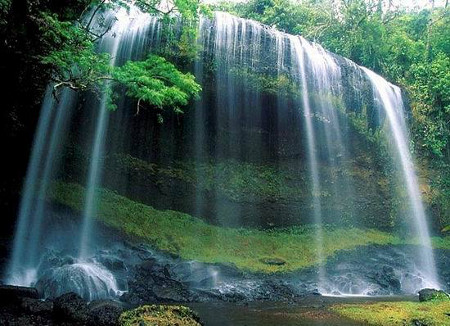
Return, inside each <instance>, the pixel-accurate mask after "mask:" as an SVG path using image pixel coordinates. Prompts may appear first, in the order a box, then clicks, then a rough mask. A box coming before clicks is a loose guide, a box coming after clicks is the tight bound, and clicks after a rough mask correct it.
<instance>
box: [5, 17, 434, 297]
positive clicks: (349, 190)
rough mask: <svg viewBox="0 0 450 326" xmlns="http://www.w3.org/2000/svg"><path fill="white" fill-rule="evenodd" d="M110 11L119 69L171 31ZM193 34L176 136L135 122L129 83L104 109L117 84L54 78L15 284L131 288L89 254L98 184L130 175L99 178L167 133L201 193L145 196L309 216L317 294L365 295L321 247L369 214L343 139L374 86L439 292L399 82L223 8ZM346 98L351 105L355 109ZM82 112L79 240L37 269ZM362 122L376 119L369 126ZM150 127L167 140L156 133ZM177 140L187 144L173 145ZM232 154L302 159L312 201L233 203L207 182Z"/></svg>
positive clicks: (242, 222) (154, 48) (26, 198)
mask: <svg viewBox="0 0 450 326" xmlns="http://www.w3.org/2000/svg"><path fill="white" fill-rule="evenodd" d="M113 16H114V17H116V18H117V21H116V22H115V23H114V25H113V28H112V30H111V31H110V32H109V33H107V34H106V35H105V36H104V37H103V39H102V40H101V41H100V43H99V51H102V52H108V53H109V54H110V55H111V61H110V64H111V65H117V66H120V65H121V64H123V63H124V62H126V61H127V60H130V59H132V60H139V59H143V58H144V57H145V56H146V55H147V54H149V53H151V52H158V50H161V49H160V47H163V46H164V35H162V34H163V33H162V31H163V30H164V29H162V28H161V24H160V23H159V22H158V20H157V19H156V18H155V17H153V16H150V15H146V14H142V13H140V12H139V11H137V10H135V9H133V8H132V9H131V10H130V12H129V13H128V12H126V10H124V9H123V10H119V11H118V12H116V13H114V14H113ZM110 19H111V17H110ZM170 28H177V27H176V26H171V27H170ZM174 34H176V33H174ZM196 42H197V45H198V46H199V47H200V50H199V55H198V58H197V59H196V60H195V62H194V63H193V65H192V67H190V68H191V70H193V72H194V74H195V76H196V78H197V81H198V82H199V83H200V84H202V86H203V89H204V90H203V94H202V96H201V99H200V100H198V101H196V102H195V103H193V104H192V107H191V108H188V109H186V114H185V115H186V118H185V120H184V121H183V122H182V123H185V124H186V125H182V123H180V125H182V127H185V129H186V130H184V129H183V130H182V131H181V132H180V133H179V134H177V133H176V132H175V128H177V127H178V126H179V125H176V126H174V125H175V124H176V123H174V122H172V125H170V124H168V126H167V127H166V126H164V127H160V126H158V125H156V126H155V125H152V126H151V127H150V124H151V123H152V122H149V121H148V120H147V121H146V118H147V119H148V115H147V116H146V115H145V114H146V113H143V117H142V118H141V117H139V118H138V119H134V113H135V109H134V107H131V108H130V106H131V105H130V102H132V101H130V100H127V99H125V94H124V91H123V90H118V92H119V102H118V103H119V105H118V110H117V111H116V112H113V113H110V112H108V108H107V95H106V90H108V89H109V88H110V87H112V84H111V83H110V82H105V83H104V85H103V93H102V94H101V95H100V98H97V97H96V96H95V95H94V94H88V95H83V96H79V95H76V94H75V93H74V92H72V91H69V90H64V91H62V92H61V94H60V97H59V100H55V99H54V97H53V96H52V92H53V87H52V85H49V86H48V89H47V92H46V94H45V97H44V100H43V104H42V109H41V117H40V120H39V124H38V127H37V130H36V135H35V140H34V144H33V150H32V153H31V157H30V162H29V167H28V172H27V176H26V179H25V183H24V188H23V196H22V200H21V204H20V210H19V216H18V223H17V230H16V234H15V240H14V248H13V255H12V258H11V261H10V266H9V270H8V272H7V274H8V282H9V283H12V284H19V285H37V286H38V287H39V288H40V291H41V292H42V293H44V294H45V295H48V296H56V295H57V294H60V293H62V292H66V291H70V290H73V291H77V292H78V293H79V294H81V295H83V296H85V297H86V298H88V299H95V298H99V297H107V296H114V294H115V293H118V292H120V291H121V290H123V289H120V288H119V286H117V282H116V281H115V278H114V275H113V273H112V272H110V271H108V270H107V269H106V268H105V267H104V266H102V265H101V264H100V263H99V262H98V261H97V260H96V257H95V254H96V252H98V250H100V246H97V241H96V240H97V236H96V235H97V233H96V230H95V226H94V225H95V224H94V223H93V221H94V220H93V218H94V217H95V216H96V215H97V213H98V212H97V209H98V201H99V198H98V192H97V190H98V189H99V188H100V187H107V188H114V187H113V186H114V181H115V180H110V179H118V180H119V179H122V178H126V177H127V176H123V175H118V174H117V173H116V174H109V175H110V176H111V175H112V176H113V178H109V180H103V179H108V178H106V177H105V178H103V174H104V173H105V172H106V171H105V170H106V169H104V165H105V157H106V156H107V154H108V153H110V152H111V153H113V154H114V153H119V154H123V153H125V154H129V153H131V154H133V155H135V156H138V157H139V158H141V159H142V160H144V161H145V160H147V161H148V162H151V161H152V159H154V157H157V158H156V159H155V160H156V161H157V160H158V159H160V157H158V156H159V155H160V153H159V151H158V150H157V149H155V147H154V144H155V143H157V142H160V143H161V144H159V143H158V145H161V147H165V146H164V145H166V144H167V143H169V145H173V144H171V143H170V142H173V143H177V144H179V145H178V146H179V147H177V148H176V149H177V150H178V152H179V153H176V154H177V157H182V158H186V157H188V158H189V159H190V161H189V162H193V163H194V165H195V175H194V176H193V179H195V180H196V181H195V190H194V191H193V192H192V193H193V195H192V196H191V197H189V200H191V201H192V202H191V203H188V204H187V205H180V206H178V207H177V206H175V207H174V204H173V202H175V200H173V198H171V195H173V194H166V193H165V194H164V196H166V195H167V196H166V197H168V198H169V199H163V200H162V201H164V200H166V201H165V203H168V204H167V206H169V207H164V205H163V204H161V203H160V202H159V200H158V199H159V198H157V196H155V195H154V194H153V193H150V191H147V188H139V189H138V191H137V192H139V196H142V197H140V198H144V199H148V198H149V197H151V200H153V199H154V202H153V203H151V204H153V205H155V206H156V205H161V207H163V208H165V209H167V208H170V209H174V210H177V209H178V208H179V207H181V209H180V210H186V211H188V213H191V214H192V215H195V216H198V217H205V218H206V219H207V220H208V222H211V223H215V224H218V225H223V226H226V227H242V226H251V227H258V228H259V227H263V228H266V227H267V228H269V227H273V226H274V225H277V226H278V225H280V226H282V227H289V226H293V225H313V226H312V227H313V228H314V230H315V232H316V233H315V240H314V242H313V243H311V247H313V248H312V250H313V251H314V252H315V253H316V262H317V263H318V268H317V275H318V277H317V280H316V282H317V288H318V289H319V291H320V292H321V293H324V294H327V293H332V292H339V293H343V294H364V293H367V291H366V289H363V290H361V289H351V288H350V289H348V287H347V286H344V287H342V286H341V287H339V285H336V284H333V282H334V281H333V280H332V279H331V278H330V275H328V274H327V270H326V268H325V265H324V260H325V257H326V254H325V247H326V245H330V244H329V242H330V241H332V240H329V239H326V236H325V235H326V233H325V231H324V230H325V228H326V227H327V226H328V225H329V224H336V225H338V226H344V227H345V226H349V225H350V226H353V224H357V223H358V222H359V221H358V219H357V216H358V214H361V213H362V211H363V210H364V208H362V209H361V208H358V207H356V204H355V203H356V201H357V200H356V199H354V197H355V196H357V195H358V194H357V193H356V191H355V189H354V181H355V178H354V176H353V175H351V174H350V173H344V172H345V171H346V170H349V169H350V168H349V166H350V164H351V162H350V161H351V157H352V155H353V154H354V152H353V148H352V145H351V144H350V141H349V140H348V134H349V131H348V129H349V127H348V125H347V115H346V114H347V113H349V112H356V113H361V112H363V111H364V110H369V107H370V106H369V105H367V103H363V102H364V101H367V99H363V97H364V95H363V93H364V92H363V89H364V87H366V86H367V85H366V84H370V86H371V87H372V88H373V89H372V90H371V93H370V96H372V95H373V98H374V101H375V102H376V103H378V104H379V107H376V108H372V107H370V110H374V112H372V113H376V114H377V116H378V117H379V119H377V123H374V125H376V126H375V127H379V126H381V125H383V123H386V124H387V125H388V126H389V132H387V133H386V136H387V137H389V140H392V141H393V143H394V145H395V146H393V151H394V152H395V155H393V158H394V160H396V162H398V165H399V167H400V171H401V178H402V180H404V183H405V185H406V188H407V195H408V204H409V208H410V211H411V216H412V217H413V221H412V225H413V226H414V233H415V235H417V236H418V238H419V240H420V244H421V246H420V250H418V252H417V257H418V264H417V269H418V270H419V274H420V275H421V276H423V278H424V279H425V284H426V285H429V286H434V287H437V286H438V279H437V276H436V268H435V266H434V259H433V255H432V249H431V242H430V235H429V231H428V227H427V224H426V217H425V212H424V211H425V209H424V206H423V203H422V200H421V196H420V192H419V188H418V181H417V176H416V175H415V172H414V165H413V158H412V155H411V153H410V152H409V149H408V144H409V138H408V131H407V126H406V123H405V117H404V113H403V111H404V107H403V101H402V97H401V92H400V89H399V88H398V87H396V86H393V85H391V84H389V83H388V82H387V81H385V80H384V79H383V78H382V77H380V76H378V75H376V74H375V73H374V72H372V71H370V70H367V69H366V68H361V67H359V66H357V65H356V64H354V63H352V62H348V61H347V60H345V59H343V58H340V57H338V56H336V55H333V54H331V53H329V52H327V51H326V50H324V49H323V48H322V47H321V46H319V45H318V44H314V43H311V42H309V41H307V40H305V39H304V38H302V37H299V36H293V35H288V34H286V33H283V32H280V31H277V30H276V29H274V28H269V27H267V26H264V25H262V24H260V23H257V22H255V21H251V20H246V19H241V18H238V17H235V16H232V15H230V14H227V13H222V12H216V13H215V14H214V18H213V19H208V18H205V17H202V18H201V19H200V22H199V30H198V38H197V40H196ZM370 96H369V97H370ZM349 98H351V99H352V101H353V102H352V103H350V104H349V103H348V102H349V101H348V99H349ZM83 100H86V101H84V102H83ZM369 102H370V100H369ZM77 105H79V106H80V107H82V109H81V111H82V113H78V114H79V116H78V118H77V117H75V118H74V117H73V116H76V115H77V113H76V112H74V111H76V110H75V108H76V107H77ZM133 105H135V104H133ZM375 110H378V111H376V112H375ZM86 112H88V113H87V114H86ZM130 112H131V113H130ZM86 115H87V116H91V120H93V121H94V122H93V123H92V127H91V128H90V129H89V128H84V127H83V128H84V129H82V130H87V132H86V135H85V137H84V138H86V139H87V143H88V145H87V147H88V149H87V150H86V153H87V154H86V156H88V157H89V159H88V161H89V163H88V164H87V167H86V170H87V171H86V173H85V174H83V176H82V177H81V179H82V180H81V181H80V180H78V182H80V183H85V185H86V192H85V194H84V202H83V207H82V214H81V215H82V216H81V222H80V223H79V225H78V224H77V227H78V229H77V233H76V234H77V235H78V236H77V237H76V240H75V241H74V245H73V246H72V245H67V244H66V246H65V247H72V248H71V249H72V251H69V254H70V255H71V256H72V257H75V258H74V259H73V260H72V261H71V262H70V263H67V262H64V263H61V264H60V265H57V266H52V268H50V269H47V270H41V267H42V266H41V265H42V264H40V260H41V258H42V257H43V256H44V252H45V248H46V247H49V248H53V247H57V246H56V245H55V243H54V241H53V240H50V239H54V238H55V237H49V239H48V241H46V240H47V239H46V238H47V235H48V230H47V228H48V227H49V226H48V225H46V224H45V219H46V215H48V214H49V211H50V210H51V209H50V208H48V207H47V206H48V205H47V200H46V194H47V192H48V191H49V189H50V188H51V185H52V183H53V182H54V181H55V180H56V179H58V178H59V177H60V175H58V171H59V169H60V168H61V167H62V166H63V165H64V164H65V163H66V162H61V160H62V156H63V153H64V147H65V146H66V145H67V140H66V138H67V136H68V133H69V132H70V130H73V129H77V128H78V127H79V126H78V125H75V126H73V125H72V126H71V124H76V123H77V122H79V121H84V120H83V119H88V118H86ZM149 115H150V114H149ZM367 115H368V114H367ZM384 115H385V117H386V119H385V121H383V117H384ZM80 116H82V118H80ZM77 119H78V120H77ZM181 120H182V119H181ZM177 122H178V121H177ZM367 124H368V125H370V127H374V126H373V125H372V122H370V123H369V122H367ZM377 124H378V125H377ZM70 128H72V129H70ZM80 128H81V127H80ZM150 128H152V129H151V130H150ZM154 130H157V132H155V131H154ZM176 130H178V129H176ZM155 134H157V137H159V139H157V140H155V139H154V138H155V136H154V135H155ZM177 135H180V137H179V138H180V139H176V140H174V138H176V137H177ZM80 138H82V137H80ZM77 141H79V139H77ZM163 141H164V142H163ZM79 142H80V141H79ZM136 144H137V145H136ZM135 145H136V146H135ZM173 146H175V145H173ZM166 147H168V148H170V149H169V150H167V149H165V148H163V150H166V151H170V150H172V152H170V153H169V154H168V155H167V156H168V157H169V159H167V158H166V160H172V159H173V157H174V156H175V154H174V151H173V147H171V146H166ZM153 152H158V153H157V154H154V153H153ZM149 153H150V154H149ZM163 159H164V158H162V159H161V160H163ZM236 160H237V161H240V162H245V163H246V164H248V165H247V166H251V167H254V166H256V167H258V166H260V165H262V164H270V167H271V168H272V170H273V171H286V170H288V168H287V167H286V166H289V168H290V167H291V165H289V164H290V163H292V162H294V163H293V166H294V168H293V169H291V170H289V172H292V170H293V171H294V172H295V173H297V175H299V176H300V177H301V179H304V180H305V182H304V183H303V181H302V182H299V183H298V184H296V186H297V187H298V188H299V189H298V190H299V192H301V193H302V195H303V194H304V195H305V198H306V200H307V202H306V203H304V205H303V206H301V207H298V206H293V207H294V208H292V207H290V206H289V205H288V204H289V203H286V202H283V201H281V203H279V206H277V207H284V206H289V207H288V208H286V210H285V211H284V213H285V214H279V212H270V211H269V212H267V211H266V210H267V209H266V206H265V205H264V204H265V203H263V202H259V203H257V204H251V200H248V198H237V199H236V201H237V202H239V204H240V205H234V206H233V203H232V202H231V201H230V200H228V199H227V198H226V196H225V195H224V194H223V192H224V191H223V189H221V188H220V185H219V186H217V185H214V183H213V182H211V184H209V183H208V182H209V180H208V178H210V179H213V180H220V178H223V173H224V172H223V166H222V165H221V164H222V163H223V162H228V161H232V162H233V161H236ZM209 167H211V169H209ZM272 170H271V171H272ZM225 177H227V176H225ZM128 181H129V180H124V181H123V182H122V184H124V185H125V186H123V188H126V189H120V191H122V192H125V193H126V192H127V191H128V188H132V186H133V185H130V184H129V182H128ZM117 183H120V182H117ZM278 187H279V189H275V190H273V189H270V190H271V191H272V190H273V191H279V192H282V191H283V185H279V186H278ZM206 188H207V190H205V189H206ZM210 188H211V189H210ZM142 190H144V191H142ZM263 190H265V189H263ZM147 192H149V193H150V194H147ZM206 192H208V197H207V196H206V195H205V193H206ZM143 193H144V194H143ZM232 195H234V194H232ZM145 196H147V197H145ZM249 196H251V194H250V195H249ZM280 197H282V196H280ZM276 200H277V199H275V200H274V201H276ZM142 201H144V202H145V200H142ZM338 207H339V209H337V208H338ZM157 208H158V209H159V208H160V207H158V206H157ZM338 212H340V213H338ZM338 214H341V215H343V216H338ZM208 215H209V216H208ZM255 215H256V216H258V215H260V216H261V217H259V216H258V218H257V220H256V221H252V220H250V218H249V216H255ZM263 216H264V217H263ZM342 221H344V222H342ZM340 223H342V225H341V224H340ZM345 223H346V224H345ZM368 227H369V226H368ZM370 227H373V225H370ZM69 233H70V234H72V233H71V232H69ZM66 240H67V239H60V240H58V241H61V243H63V242H64V241H66ZM67 241H68V240H67ZM65 247H64V249H65ZM298 254H299V255H301V254H302V253H301V252H299V253H298ZM43 265H45V264H43ZM412 272H415V271H412ZM61 283H64V284H63V285H62V284H61Z"/></svg>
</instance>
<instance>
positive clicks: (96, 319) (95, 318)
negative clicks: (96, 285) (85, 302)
mask: <svg viewBox="0 0 450 326" xmlns="http://www.w3.org/2000/svg"><path fill="white" fill-rule="evenodd" d="M88 310H89V314H88V317H89V322H88V323H89V325H93V326H94V325H95V326H115V325H118V321H119V316H120V314H121V313H122V312H123V307H122V305H121V304H120V303H118V302H116V301H112V300H96V301H92V302H91V303H90V304H89V306H88Z"/></svg>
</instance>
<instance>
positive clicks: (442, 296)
mask: <svg viewBox="0 0 450 326" xmlns="http://www.w3.org/2000/svg"><path fill="white" fill-rule="evenodd" d="M448 300H450V296H449V295H448V294H447V293H445V292H444V291H442V290H436V289H422V290H420V291H419V301H420V302H425V301H448Z"/></svg>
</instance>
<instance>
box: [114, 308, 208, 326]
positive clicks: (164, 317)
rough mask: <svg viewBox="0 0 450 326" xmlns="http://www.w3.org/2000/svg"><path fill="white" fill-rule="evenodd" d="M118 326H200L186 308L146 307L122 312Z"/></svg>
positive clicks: (191, 312) (194, 315)
mask: <svg viewBox="0 0 450 326" xmlns="http://www.w3.org/2000/svg"><path fill="white" fill-rule="evenodd" d="M119 325H120V326H153V325H158V326H171V325H179V326H200V325H201V324H200V322H199V317H198V316H197V315H196V314H195V312H194V311H192V310H191V309H190V308H188V307H184V306H172V305H171V306H163V305H151V306H150V305H147V306H140V307H138V308H136V309H133V310H128V311H125V312H123V313H122V314H121V315H120V318H119Z"/></svg>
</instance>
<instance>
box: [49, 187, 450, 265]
mask: <svg viewBox="0 0 450 326" xmlns="http://www.w3.org/2000/svg"><path fill="white" fill-rule="evenodd" d="M83 194H84V188H83V187H82V186H80V185H78V184H71V183H62V182H61V183H56V184H54V186H53V188H52V191H51V193H50V194H49V196H50V198H51V199H53V200H54V201H56V202H58V203H60V204H63V205H66V206H68V207H71V208H72V209H74V210H76V211H80V209H81V207H82V204H83V200H84V195H83ZM98 198H99V213H98V216H97V217H96V218H97V219H98V220H99V221H101V222H103V223H105V224H106V225H108V226H110V227H112V228H114V229H117V230H119V231H121V232H123V233H125V234H126V235H127V236H128V237H130V239H133V240H135V241H144V242H146V243H148V244H151V245H153V246H155V247H156V248H158V249H159V250H162V251H166V252H170V253H173V254H176V255H178V256H180V257H181V258H183V259H188V260H197V261H201V262H206V263H231V264H234V265H236V266H237V267H238V268H240V269H242V270H248V271H252V272H265V273H273V272H289V271H293V270H297V269H301V268H306V267H311V266H313V265H316V264H320V263H322V262H321V261H319V260H318V257H317V256H318V255H317V253H316V252H315V250H316V249H315V245H314V243H315V236H316V231H315V229H314V228H306V227H293V228H290V229H282V230H254V229H233V228H223V227H218V226H213V225H210V224H207V223H205V222H203V221H202V220H200V219H198V218H195V217H192V216H190V215H187V214H184V213H180V212H176V211H169V210H167V211H160V210H156V209H154V208H152V207H150V206H147V205H144V204H141V203H137V202H134V201H132V200H130V199H128V198H125V197H123V196H120V195H118V194H116V193H114V192H112V191H109V190H106V189H101V190H99V191H98ZM405 243H406V242H405V241H402V240H401V239H400V238H398V237H396V236H394V235H391V234H389V233H385V232H381V231H377V230H362V229H357V228H347V229H332V228H325V230H324V242H323V255H324V258H328V257H331V256H332V255H333V254H335V253H336V252H337V251H338V250H344V249H352V248H355V247H357V246H364V245H369V244H405ZM409 243H414V241H409ZM435 246H436V247H438V248H450V239H448V238H447V239H440V240H439V241H436V242H435ZM271 261H277V264H271V263H270V262H271Z"/></svg>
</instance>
